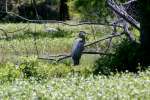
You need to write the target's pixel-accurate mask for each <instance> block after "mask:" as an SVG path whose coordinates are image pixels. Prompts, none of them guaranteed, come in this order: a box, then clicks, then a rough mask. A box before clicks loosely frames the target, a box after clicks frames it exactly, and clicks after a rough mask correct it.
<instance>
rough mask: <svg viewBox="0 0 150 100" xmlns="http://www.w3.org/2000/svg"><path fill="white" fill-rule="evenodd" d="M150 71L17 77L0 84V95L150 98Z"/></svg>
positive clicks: (56, 99)
mask: <svg viewBox="0 0 150 100" xmlns="http://www.w3.org/2000/svg"><path fill="white" fill-rule="evenodd" d="M149 76H150V71H145V72H140V73H138V74H132V73H122V74H116V75H111V76H109V77H106V76H93V75H90V76H89V77H87V78H85V77H83V76H79V75H76V74H74V75H71V74H70V75H68V76H66V77H64V78H51V79H48V80H47V79H46V80H42V81H36V80H35V79H34V78H31V79H30V81H28V80H25V79H16V80H15V81H13V82H10V83H7V84H3V85H0V88H1V89H0V98H1V99H15V100H22V99H23V100H27V99H28V100H29V99H30V100H35V99H36V100H49V99H51V100H110V99H111V100H116V99H117V100H133V99H134V100H149V98H150V77H149Z"/></svg>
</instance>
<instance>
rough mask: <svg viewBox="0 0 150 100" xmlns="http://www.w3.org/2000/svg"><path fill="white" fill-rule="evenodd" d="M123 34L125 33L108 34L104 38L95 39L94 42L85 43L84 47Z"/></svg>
mask: <svg viewBox="0 0 150 100" xmlns="http://www.w3.org/2000/svg"><path fill="white" fill-rule="evenodd" d="M123 34H124V32H122V33H120V34H118V33H117V34H115V35H108V36H106V37H103V38H101V39H99V40H96V41H94V42H92V43H89V44H85V45H84V47H88V46H90V45H93V44H96V43H98V42H101V41H104V40H107V39H110V38H114V37H118V36H121V35H123Z"/></svg>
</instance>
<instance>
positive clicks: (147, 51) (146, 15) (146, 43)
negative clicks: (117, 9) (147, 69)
mask: <svg viewBox="0 0 150 100" xmlns="http://www.w3.org/2000/svg"><path fill="white" fill-rule="evenodd" d="M138 5H139V8H140V9H139V12H140V25H141V35H140V41H141V47H142V51H141V52H143V55H142V59H141V61H142V63H143V64H144V65H150V0H138Z"/></svg>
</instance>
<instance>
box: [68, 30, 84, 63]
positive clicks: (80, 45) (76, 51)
mask: <svg viewBox="0 0 150 100" xmlns="http://www.w3.org/2000/svg"><path fill="white" fill-rule="evenodd" d="M84 44H85V32H83V31H81V32H80V33H79V36H78V38H77V39H76V40H75V42H74V44H73V48H72V53H71V57H72V60H73V63H74V65H79V63H80V58H81V55H82V51H83V50H84Z"/></svg>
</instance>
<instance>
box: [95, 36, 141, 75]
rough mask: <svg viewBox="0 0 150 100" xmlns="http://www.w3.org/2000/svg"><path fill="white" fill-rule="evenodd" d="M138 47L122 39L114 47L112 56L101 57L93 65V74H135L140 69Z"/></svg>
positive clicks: (136, 44)
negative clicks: (128, 72)
mask: <svg viewBox="0 0 150 100" xmlns="http://www.w3.org/2000/svg"><path fill="white" fill-rule="evenodd" d="M140 56H141V51H140V45H139V44H138V43H135V42H134V43H133V42H130V41H129V40H127V39H123V40H122V42H121V43H120V44H119V45H118V46H117V47H115V53H114V55H109V56H102V57H101V58H99V59H98V60H97V61H96V63H95V71H94V73H95V74H98V73H101V74H105V75H109V74H110V73H111V72H125V71H127V70H128V71H130V72H137V71H138V70H139V69H141V68H140V67H141V66H139V65H138V64H139V63H140Z"/></svg>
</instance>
